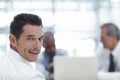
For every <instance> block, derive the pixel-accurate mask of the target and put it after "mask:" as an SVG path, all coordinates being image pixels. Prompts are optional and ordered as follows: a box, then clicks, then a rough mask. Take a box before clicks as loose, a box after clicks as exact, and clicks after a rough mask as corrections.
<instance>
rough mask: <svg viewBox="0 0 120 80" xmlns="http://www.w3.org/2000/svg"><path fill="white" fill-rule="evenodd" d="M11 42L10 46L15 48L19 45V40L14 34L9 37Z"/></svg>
mask: <svg viewBox="0 0 120 80" xmlns="http://www.w3.org/2000/svg"><path fill="white" fill-rule="evenodd" d="M9 41H10V44H11V45H12V46H13V47H15V46H16V44H17V39H16V37H15V36H14V35H13V34H10V35H9Z"/></svg>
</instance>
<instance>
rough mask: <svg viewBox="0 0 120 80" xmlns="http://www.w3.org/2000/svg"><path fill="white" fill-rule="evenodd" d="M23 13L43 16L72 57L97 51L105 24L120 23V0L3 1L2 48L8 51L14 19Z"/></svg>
mask: <svg viewBox="0 0 120 80" xmlns="http://www.w3.org/2000/svg"><path fill="white" fill-rule="evenodd" d="M23 12H27V13H34V14H37V15H39V16H40V17H41V18H42V20H43V26H44V30H45V31H46V30H51V31H53V32H54V33H55V39H56V45H57V48H63V49H66V50H67V51H68V52H69V54H70V55H71V56H79V55H80V54H83V55H89V54H91V53H94V52H95V50H96V49H97V48H98V46H99V44H100V29H99V28H100V25H101V24H103V23H105V22H113V23H115V24H116V25H118V26H120V22H119V21H120V0H0V50H1V51H6V50H7V46H8V43H9V42H8V33H9V25H10V22H11V21H12V19H13V17H14V16H15V15H16V14H18V13H23Z"/></svg>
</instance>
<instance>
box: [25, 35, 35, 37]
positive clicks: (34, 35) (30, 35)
mask: <svg viewBox="0 0 120 80" xmlns="http://www.w3.org/2000/svg"><path fill="white" fill-rule="evenodd" d="M33 36H35V35H27V36H26V37H33Z"/></svg>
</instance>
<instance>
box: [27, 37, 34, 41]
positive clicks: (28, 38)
mask: <svg viewBox="0 0 120 80" xmlns="http://www.w3.org/2000/svg"><path fill="white" fill-rule="evenodd" d="M27 40H31V41H32V40H35V39H34V38H27Z"/></svg>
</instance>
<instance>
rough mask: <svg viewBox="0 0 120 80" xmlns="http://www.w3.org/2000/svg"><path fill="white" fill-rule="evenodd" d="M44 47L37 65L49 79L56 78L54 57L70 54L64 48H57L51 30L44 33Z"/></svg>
mask: <svg viewBox="0 0 120 80" xmlns="http://www.w3.org/2000/svg"><path fill="white" fill-rule="evenodd" d="M43 47H44V49H45V50H44V51H43V52H42V53H41V55H40V57H39V59H38V61H37V62H36V67H37V69H38V70H39V71H40V72H42V73H43V74H44V76H45V77H46V79H47V80H54V76H53V75H54V65H53V59H54V57H55V56H64V55H68V54H67V52H66V51H65V50H63V49H56V45H55V38H54V34H53V33H52V32H50V31H47V32H45V33H44V39H43Z"/></svg>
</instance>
